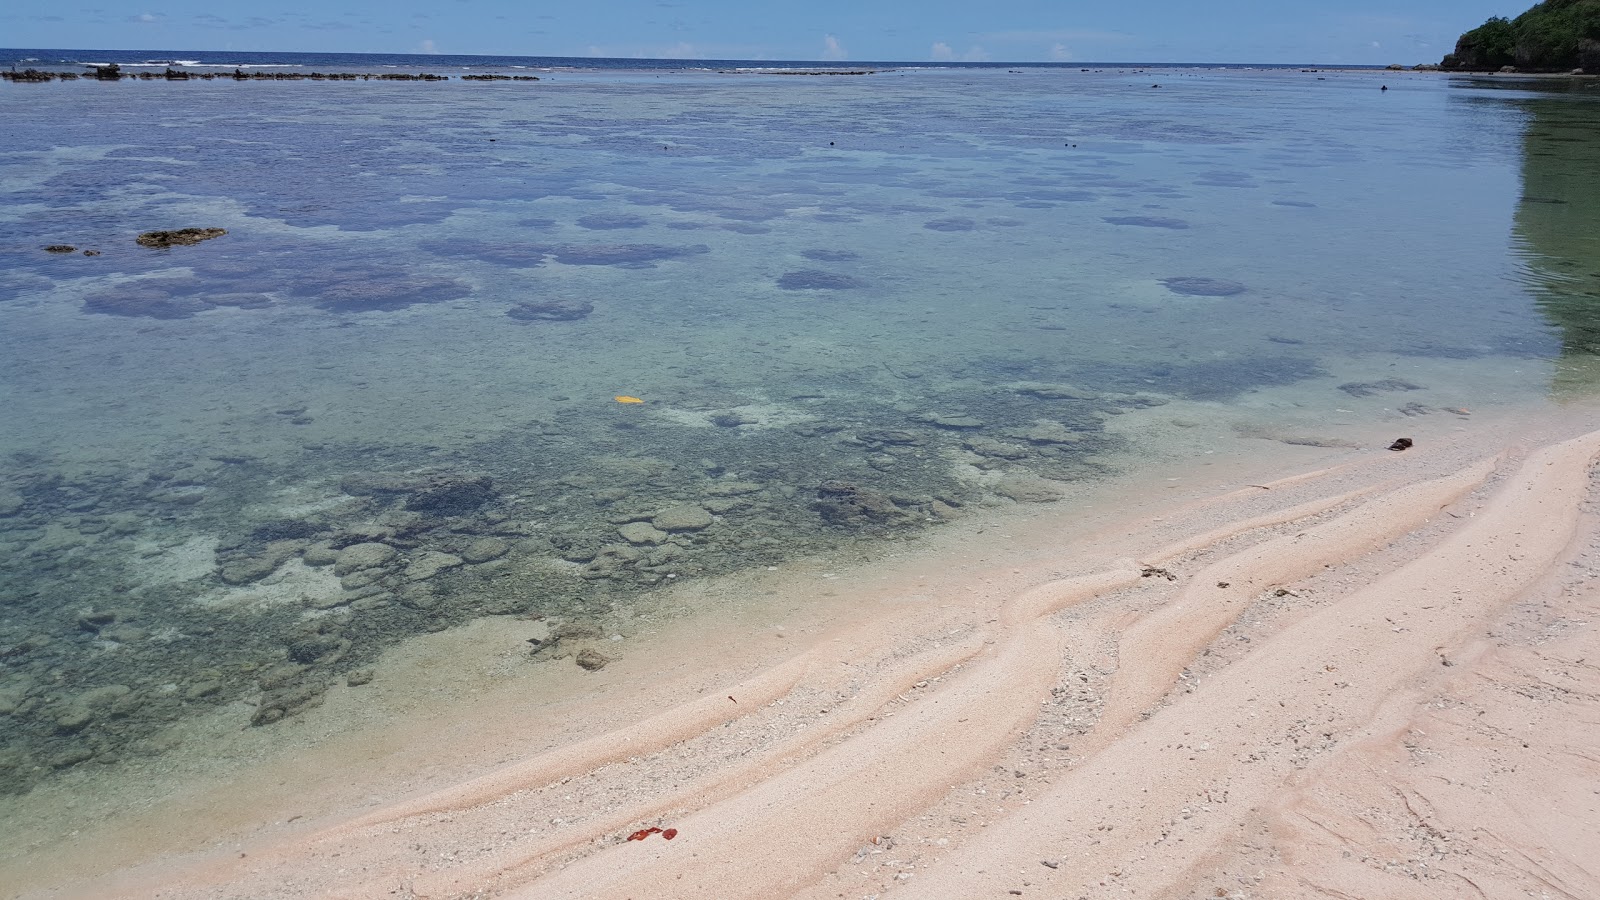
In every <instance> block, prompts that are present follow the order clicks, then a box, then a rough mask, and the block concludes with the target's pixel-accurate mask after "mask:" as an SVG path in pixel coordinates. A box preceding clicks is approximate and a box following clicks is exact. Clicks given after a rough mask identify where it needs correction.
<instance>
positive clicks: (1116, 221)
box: [1104, 216, 1189, 231]
mask: <svg viewBox="0 0 1600 900" xmlns="http://www.w3.org/2000/svg"><path fill="white" fill-rule="evenodd" d="M1104 221H1106V222H1109V223H1111V224H1112V225H1135V226H1138V227H1140V228H1170V229H1172V230H1174V231H1179V230H1182V229H1185V228H1188V227H1189V223H1188V222H1185V221H1184V220H1182V219H1171V218H1167V217H1165V216H1107V217H1105V219H1104Z"/></svg>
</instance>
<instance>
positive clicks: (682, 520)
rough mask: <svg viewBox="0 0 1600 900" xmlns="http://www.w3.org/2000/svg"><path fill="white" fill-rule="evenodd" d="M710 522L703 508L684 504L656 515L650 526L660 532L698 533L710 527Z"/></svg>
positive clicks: (709, 517) (709, 516)
mask: <svg viewBox="0 0 1600 900" xmlns="http://www.w3.org/2000/svg"><path fill="white" fill-rule="evenodd" d="M712 521H713V520H712V518H711V513H709V512H706V510H705V509H704V508H703V507H700V506H696V505H695V504H693V503H684V504H680V505H678V506H674V507H672V508H670V509H664V510H662V511H661V512H659V513H657V514H656V515H655V517H654V518H652V519H651V520H650V524H651V525H653V526H655V527H656V528H659V529H661V530H662V531H699V530H701V529H703V528H708V527H710V525H711V523H712Z"/></svg>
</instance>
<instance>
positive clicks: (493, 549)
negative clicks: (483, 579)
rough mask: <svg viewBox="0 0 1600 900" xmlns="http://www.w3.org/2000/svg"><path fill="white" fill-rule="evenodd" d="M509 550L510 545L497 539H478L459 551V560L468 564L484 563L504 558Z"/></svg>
mask: <svg viewBox="0 0 1600 900" xmlns="http://www.w3.org/2000/svg"><path fill="white" fill-rule="evenodd" d="M510 549H511V545H510V544H508V543H506V542H505V541H503V540H501V539H499V538H494V537H486V538H479V539H478V540H475V541H473V542H472V543H470V544H468V545H467V546H466V547H465V548H464V549H463V550H462V551H461V558H462V559H463V560H465V561H467V562H469V563H486V562H489V561H491V560H496V559H499V558H500V557H502V556H505V555H506V553H507V552H508V551H510Z"/></svg>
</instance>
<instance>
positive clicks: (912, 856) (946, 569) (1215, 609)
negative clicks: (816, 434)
mask: <svg viewBox="0 0 1600 900" xmlns="http://www.w3.org/2000/svg"><path fill="white" fill-rule="evenodd" d="M1596 427H1600V415H1597V414H1596V412H1595V411H1594V410H1570V409H1569V410H1564V411H1561V412H1559V413H1557V414H1552V415H1547V416H1545V417H1544V418H1542V419H1539V420H1528V419H1522V420H1519V421H1501V422H1498V423H1487V422H1473V423H1471V424H1470V425H1469V426H1457V428H1458V430H1456V431H1453V432H1451V431H1446V430H1443V429H1441V430H1440V433H1438V434H1429V435H1425V436H1420V437H1419V440H1418V444H1417V447H1416V448H1415V449H1413V450H1411V451H1408V452H1405V453H1387V452H1385V451H1383V450H1381V449H1371V450H1349V449H1334V450H1329V449H1318V450H1314V451H1307V455H1305V456H1302V457H1299V458H1298V463H1299V465H1301V466H1302V467H1304V466H1306V465H1307V464H1315V466H1316V467H1315V468H1314V469H1313V470H1311V471H1306V472H1301V473H1299V474H1295V475H1291V474H1290V469H1289V468H1288V467H1290V466H1291V465H1293V464H1295V463H1296V458H1288V457H1281V456H1280V457H1275V458H1272V459H1270V460H1263V459H1256V460H1248V459H1238V460H1229V461H1223V462H1219V463H1218V464H1217V465H1216V466H1215V467H1214V468H1213V469H1211V470H1210V471H1209V472H1208V473H1207V474H1206V475H1205V477H1204V478H1203V479H1191V480H1190V481H1189V482H1188V483H1187V484H1186V485H1185V486H1184V487H1183V488H1181V489H1178V490H1173V489H1171V488H1170V487H1169V486H1168V485H1167V484H1164V483H1163V482H1164V479H1159V478H1158V479H1152V480H1149V481H1147V482H1145V483H1144V484H1143V486H1141V485H1129V484H1124V485H1121V486H1120V488H1119V490H1120V491H1121V492H1122V493H1121V495H1120V496H1119V497H1114V498H1113V497H1104V496H1102V497H1099V498H1098V500H1097V502H1096V504H1095V505H1093V508H1092V511H1091V512H1088V513H1086V512H1085V511H1084V508H1083V506H1082V505H1081V504H1080V505H1078V506H1075V507H1074V508H1073V509H1071V510H1066V509H1062V510H1057V511H1053V512H1046V513H1044V514H1029V515H1027V516H1022V515H1015V516H1012V517H1010V518H1004V517H1001V516H1000V515H999V514H996V515H995V516H992V517H989V518H988V519H986V520H985V521H983V522H977V521H973V522H969V523H966V524H964V525H959V526H956V527H953V528H951V529H948V530H946V531H944V532H942V533H940V534H938V535H935V536H933V537H931V538H929V539H927V540H926V541H923V542H920V543H919V544H917V545H916V546H915V547H911V548H907V550H906V551H905V552H904V553H903V554H900V555H899V556H897V557H893V558H890V559H886V560H884V559H880V560H878V561H876V562H875V563H873V564H872V565H871V566H870V567H863V568H855V569H849V568H833V567H831V564H830V562H829V561H826V560H818V561H814V562H812V563H810V564H801V565H797V566H795V567H793V568H792V569H789V570H786V571H784V572H779V573H754V574H751V575H749V576H747V577H744V578H742V579H733V580H730V581H727V582H722V583H719V584H718V585H716V586H715V587H714V588H704V589H696V588H694V587H692V586H685V588H684V589H683V598H682V599H683V603H684V605H685V606H686V607H688V608H692V609H691V613H692V614H689V615H686V616H685V617H684V618H683V619H681V620H679V621H677V622H675V623H671V624H668V625H665V626H663V627H662V628H661V629H660V630H659V632H658V633H657V634H656V635H655V636H654V637H653V638H651V639H649V640H647V641H642V642H639V643H638V644H636V645H634V646H631V647H630V648H629V649H628V650H627V651H626V652H624V653H621V654H619V658H617V659H616V660H615V661H613V662H612V663H611V664H610V665H608V666H607V667H606V668H605V669H603V670H601V671H599V672H596V673H583V672H580V671H578V670H576V669H575V668H570V667H567V668H559V669H558V668H555V667H551V666H548V665H545V666H531V667H530V666H529V665H527V664H526V662H525V660H523V659H522V655H523V654H522V651H521V649H520V647H521V645H522V642H523V641H524V640H525V634H524V632H526V631H527V629H528V628H529V627H531V624H532V623H527V622H522V621H517V620H487V621H484V622H480V623H478V624H476V625H474V626H472V627H470V628H465V629H458V630H456V631H454V632H450V633H446V634H442V635H436V636H432V637H429V638H426V639H421V640H418V641H415V642H413V643H412V644H410V645H408V646H407V647H406V648H404V649H403V650H402V651H398V652H396V653H395V654H393V655H392V658H391V659H390V660H389V661H388V662H386V663H385V665H384V666H383V667H381V668H380V670H379V677H378V679H377V680H376V681H375V682H374V684H373V685H371V686H369V687H368V688H362V689H359V690H358V689H350V690H345V691H342V692H338V693H336V694H335V695H333V696H332V697H330V699H329V702H328V704H327V705H326V706H325V707H324V708H322V709H320V710H315V711H313V712H312V713H310V714H308V716H307V721H306V722H304V723H302V724H300V725H297V726H294V727H295V728H298V729H299V731H298V732H295V731H289V732H281V733H280V737H279V740H280V744H278V745H276V746H273V747H268V746H267V745H264V744H261V743H260V740H261V737H260V733H261V732H262V731H263V730H262V729H254V730H251V732H249V733H245V734H242V735H239V736H237V737H233V738H230V737H228V736H227V735H225V734H223V733H221V732H220V731H219V732H218V733H217V734H215V735H212V736H211V737H212V740H213V741H215V742H217V743H216V744H215V746H217V747H221V748H222V750H220V751H216V752H219V753H220V755H228V754H230V753H231V754H234V755H236V756H238V757H240V758H252V757H251V754H254V757H253V759H254V762H253V764H252V765H250V766H249V767H248V768H247V769H244V770H242V771H232V772H227V771H226V769H225V768H219V769H218V771H217V773H214V774H212V775H206V776H197V777H194V778H193V779H191V780H190V782H189V783H188V784H187V785H186V786H184V787H181V788H180V787H176V786H174V785H173V784H172V783H171V782H172V780H173V778H172V776H168V777H167V783H166V785H165V787H164V788H163V794H164V796H162V797H161V798H159V799H156V798H153V797H151V798H146V800H145V801H143V802H145V803H146V804H147V808H144V809H127V808H126V806H127V804H122V806H121V808H117V804H113V803H111V802H109V801H107V802H106V803H105V804H104V808H103V810H102V811H103V813H104V815H105V817H106V818H107V819H108V822H107V823H106V824H103V825H100V826H98V827H79V828H76V829H74V830H73V831H72V832H70V833H61V831H60V829H61V828H63V827H65V826H64V825H63V824H62V823H63V822H67V821H69V820H70V816H68V817H63V816H61V815H59V814H58V813H59V810H58V811H56V812H57V814H52V815H54V817H53V818H52V816H49V815H45V813H44V810H45V809H46V807H47V806H48V805H49V804H50V803H52V802H53V800H59V799H60V798H52V797H51V795H50V794H49V792H48V791H38V792H35V793H36V794H38V795H39V796H37V797H32V798H31V799H26V800H25V802H27V803H34V804H37V806H38V809H39V810H40V822H39V824H38V825H37V826H36V827H35V829H34V831H33V832H32V833H30V834H27V835H23V836H21V838H22V839H21V841H19V842H18V844H16V845H15V846H22V847H25V849H24V850H23V851H21V852H18V853H13V854H12V855H10V856H9V857H7V858H6V860H5V861H4V863H3V864H0V866H3V867H0V873H3V875H4V877H3V879H0V880H3V881H4V882H5V883H7V884H11V885H14V886H16V887H17V890H18V895H19V896H27V897H69V896H73V897H75V896H96V897H98V896H130V897H132V896H138V897H144V896H159V897H166V898H190V897H193V898H200V897H205V898H221V897H230V898H232V897H237V898H257V900H260V898H275V897H351V898H357V897H417V898H464V897H527V898H556V897H571V898H578V897H582V898H601V897H604V898H613V897H614V898H627V897H656V898H667V897H682V898H691V897H696V898H698V897H718V898H737V897H749V898H756V897H760V898H771V897H801V898H824V897H841V896H842V897H851V898H856V897H871V896H905V897H917V898H929V897H936V898H937V897H951V898H971V897H989V896H993V897H999V898H1004V897H1009V896H1024V897H1028V896H1037V897H1050V898H1059V897H1069V898H1070V897H1110V896H1135V897H1196V898H1198V897H1294V896H1308V897H1323V896H1326V897H1378V896H1382V897H1419V898H1420V897H1456V896H1460V897H1479V896H1488V897H1510V896H1527V895H1530V894H1531V895H1535V896H1555V897H1594V896H1600V871H1597V870H1596V869H1595V868H1594V866H1593V863H1592V861H1593V860H1594V859H1600V762H1597V759H1600V746H1597V740H1596V738H1595V733H1596V732H1595V730H1594V723H1595V722H1596V720H1597V718H1600V634H1597V631H1596V629H1595V627H1594V624H1593V622H1592V618H1593V615H1592V614H1593V609H1594V603H1595V600H1596V593H1595V589H1594V587H1593V581H1594V576H1595V575H1596V573H1597V572H1600V557H1597V556H1596V550H1597V545H1596V531H1595V528H1594V525H1595V521H1596V520H1595V515H1594V505H1593V503H1594V500H1595V496H1596V495H1595V493H1594V488H1593V485H1592V483H1591V478H1590V469H1591V466H1592V464H1593V463H1594V461H1595V460H1596V458H1597V456H1600V431H1595V430H1594V429H1595V428H1596ZM1367 437H1368V438H1369V439H1368V440H1366V441H1364V442H1361V443H1364V445H1365V446H1369V447H1374V448H1380V447H1381V442H1380V441H1379V440H1378V437H1379V435H1377V434H1373V435H1369V436H1367ZM1191 474H1192V473H1191ZM1269 479H1270V480H1269ZM1207 494H1209V496H1202V495H1207ZM697 590H698V591H699V592H698V593H697ZM713 621H714V622H717V623H718V624H717V625H716V626H715V627H712V626H711V625H709V624H708V623H710V622H713ZM386 686H387V687H386ZM229 741H233V743H232V744H229V743H228V742H229ZM284 741H286V742H287V743H281V742H284ZM252 742H254V743H252ZM297 742H298V743H297ZM157 781H160V779H157ZM75 802H80V803H83V804H87V806H88V807H92V806H93V801H91V800H80V801H75ZM90 812H93V810H87V809H80V810H79V813H78V815H79V817H80V818H85V817H91V816H89V813H90ZM652 827H658V828H662V829H668V828H670V829H674V830H675V834H674V836H673V838H672V839H671V840H668V839H666V838H665V837H664V836H663V835H662V834H649V835H648V836H646V837H645V838H644V839H642V840H637V841H630V840H628V839H627V838H628V836H629V835H630V834H633V833H635V832H637V831H639V830H641V829H648V828H652ZM52 829H55V831H52Z"/></svg>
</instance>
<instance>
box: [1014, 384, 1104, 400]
mask: <svg viewBox="0 0 1600 900" xmlns="http://www.w3.org/2000/svg"><path fill="white" fill-rule="evenodd" d="M1017 393H1019V394H1027V395H1028V396H1030V397H1038V398H1039V399H1040V400H1096V399H1099V397H1100V395H1099V394H1096V393H1094V392H1093V391H1086V390H1083V389H1082V388H1077V387H1073V386H1072V385H1070V384H1025V385H1023V386H1021V387H1019V388H1017Z"/></svg>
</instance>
